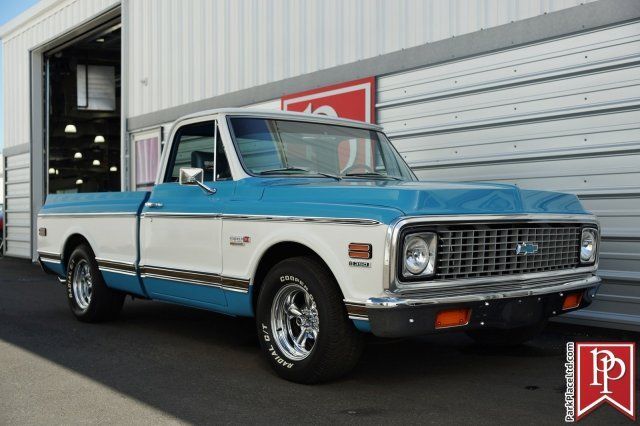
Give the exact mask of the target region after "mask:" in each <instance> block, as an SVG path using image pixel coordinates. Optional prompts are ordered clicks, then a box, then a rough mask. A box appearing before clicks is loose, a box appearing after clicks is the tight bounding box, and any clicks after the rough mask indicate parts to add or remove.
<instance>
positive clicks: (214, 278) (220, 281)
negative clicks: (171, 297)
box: [140, 265, 250, 293]
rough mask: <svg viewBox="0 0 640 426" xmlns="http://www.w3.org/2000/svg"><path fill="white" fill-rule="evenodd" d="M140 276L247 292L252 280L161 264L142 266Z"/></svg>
mask: <svg viewBox="0 0 640 426" xmlns="http://www.w3.org/2000/svg"><path fill="white" fill-rule="evenodd" d="M140 276H141V277H149V278H158V279H163V280H173V281H181V282H185V283H189V284H195V285H202V286H208V287H217V288H221V289H224V290H229V291H236V292H240V293H247V292H248V291H249V287H250V280H248V279H243V278H235V277H226V276H223V275H220V274H213V273H208V272H195V271H186V270H181V269H171V268H163V267H160V266H150V265H144V266H140Z"/></svg>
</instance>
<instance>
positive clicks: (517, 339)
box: [467, 320, 547, 347]
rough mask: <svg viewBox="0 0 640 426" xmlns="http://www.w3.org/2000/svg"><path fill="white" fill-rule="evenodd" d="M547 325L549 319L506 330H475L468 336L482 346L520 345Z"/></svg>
mask: <svg viewBox="0 0 640 426" xmlns="http://www.w3.org/2000/svg"><path fill="white" fill-rule="evenodd" d="M546 325H547V320H543V321H540V322H538V323H536V324H532V325H528V326H525V327H516V328H509V329H505V330H501V329H492V330H473V331H468V332H467V336H469V337H470V338H472V339H473V340H474V341H475V342H476V343H478V344H479V345H482V346H501V347H509V346H518V345H521V344H523V343H525V342H528V341H529V340H531V339H533V338H534V337H536V336H537V335H539V334H540V333H541V332H542V330H544V328H545V326H546Z"/></svg>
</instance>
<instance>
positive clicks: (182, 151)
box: [164, 121, 231, 182]
mask: <svg viewBox="0 0 640 426" xmlns="http://www.w3.org/2000/svg"><path fill="white" fill-rule="evenodd" d="M214 129H215V122H214V121H205V122H202V123H194V124H188V125H186V126H182V127H181V128H180V129H178V132H177V133H176V135H175V138H174V143H173V146H172V147H171V157H170V158H169V163H168V165H167V174H166V176H165V179H164V181H165V182H177V181H178V179H179V177H180V168H182V167H197V168H199V169H203V170H204V180H205V181H213V180H214V179H213V169H214V167H213V161H214V155H213V147H214ZM215 157H216V162H217V164H216V174H217V176H216V179H215V180H230V179H231V170H230V168H229V162H228V161H227V155H226V153H225V150H224V145H223V144H222V139H221V137H220V131H218V149H217V153H216V156H215Z"/></svg>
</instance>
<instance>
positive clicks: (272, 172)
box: [258, 167, 311, 175]
mask: <svg viewBox="0 0 640 426" xmlns="http://www.w3.org/2000/svg"><path fill="white" fill-rule="evenodd" d="M286 172H305V173H310V172H311V170H309V169H305V168H302V167H281V168H279V169H269V170H263V171H261V172H259V173H258V174H259V175H276V174H278V173H286Z"/></svg>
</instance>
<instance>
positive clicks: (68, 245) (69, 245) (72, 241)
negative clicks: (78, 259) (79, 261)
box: [62, 234, 91, 269]
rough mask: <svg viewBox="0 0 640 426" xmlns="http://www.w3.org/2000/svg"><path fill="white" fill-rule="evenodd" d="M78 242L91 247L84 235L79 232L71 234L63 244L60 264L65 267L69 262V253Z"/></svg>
mask: <svg viewBox="0 0 640 426" xmlns="http://www.w3.org/2000/svg"><path fill="white" fill-rule="evenodd" d="M80 244H86V245H87V246H89V248H91V244H89V241H87V239H86V238H85V237H83V236H82V235H80V234H73V235H71V236H70V237H69V238H67V241H66V242H65V244H64V250H63V251H62V266H63V267H64V268H65V269H66V268H67V263H68V262H69V257H71V253H73V251H74V250H75V249H76V247H78V246H79V245H80Z"/></svg>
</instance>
